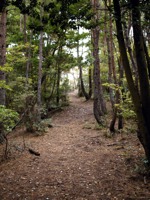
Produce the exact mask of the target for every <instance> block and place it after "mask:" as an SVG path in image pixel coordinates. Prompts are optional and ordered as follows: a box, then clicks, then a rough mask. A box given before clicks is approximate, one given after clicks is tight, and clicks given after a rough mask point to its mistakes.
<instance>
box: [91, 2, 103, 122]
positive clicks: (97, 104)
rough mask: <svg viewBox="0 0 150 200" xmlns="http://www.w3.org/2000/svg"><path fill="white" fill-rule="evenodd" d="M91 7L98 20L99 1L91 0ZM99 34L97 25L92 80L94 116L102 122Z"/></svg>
mask: <svg viewBox="0 0 150 200" xmlns="http://www.w3.org/2000/svg"><path fill="white" fill-rule="evenodd" d="M92 7H93V11H94V13H95V16H94V20H95V23H98V21H99V1H98V0H92ZM99 35H100V28H99V25H97V26H96V27H95V28H93V29H92V44H93V57H94V70H93V80H94V106H93V111H94V116H95V119H96V121H97V122H98V123H99V124H102V119H101V116H102V115H104V113H106V105H105V102H104V98H103V90H102V84H101V79H100V58H99Z"/></svg>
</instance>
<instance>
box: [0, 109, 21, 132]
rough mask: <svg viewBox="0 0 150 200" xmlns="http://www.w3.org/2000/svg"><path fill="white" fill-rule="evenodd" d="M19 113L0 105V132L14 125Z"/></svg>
mask: <svg viewBox="0 0 150 200" xmlns="http://www.w3.org/2000/svg"><path fill="white" fill-rule="evenodd" d="M18 119H19V114H18V113H17V112H15V111H13V110H11V109H8V108H6V107H5V106H3V105H0V134H5V133H7V132H9V131H11V129H12V128H13V127H14V126H15V123H16V121H17V120H18Z"/></svg>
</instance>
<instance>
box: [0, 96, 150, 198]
mask: <svg viewBox="0 0 150 200" xmlns="http://www.w3.org/2000/svg"><path fill="white" fill-rule="evenodd" d="M92 104H93V102H92V100H90V101H85V100H84V99H83V98H78V97H77V96H76V94H75V93H71V94H70V105H69V106H68V107H65V108H64V109H63V110H62V111H61V112H57V113H55V114H54V115H53V117H52V124H53V127H52V128H49V130H48V131H47V132H46V133H45V134H44V135H42V136H38V137H35V136H33V135H31V134H28V133H26V132H23V131H22V133H20V132H19V130H18V131H17V132H16V133H15V132H14V134H12V135H13V137H12V138H13V140H12V138H10V144H11V146H15V147H18V154H17V153H16V152H14V154H15V156H14V157H13V152H12V157H11V158H10V159H8V160H6V161H3V162H1V163H0V200H123V199H125V200H129V199H131V200H132V199H135V200H139V199H145V200H148V199H150V180H149V177H148V176H146V175H145V174H144V172H143V173H142V172H141V171H142V170H141V168H140V165H139V163H140V162H142V161H141V158H142V157H143V150H142V147H141V146H140V144H139V141H138V139H137V137H136V134H135V133H130V132H128V133H122V134H117V135H115V136H114V137H110V134H109V131H108V130H107V129H108V128H107V127H98V126H97V124H96V122H95V119H94V117H93V108H92ZM107 120H108V119H107ZM108 121H109V120H108ZM22 135H23V136H22ZM21 138H23V140H22V139H21ZM23 145H25V146H26V147H28V148H32V149H35V150H36V151H37V152H39V153H40V156H35V155H33V154H30V153H29V152H28V151H27V150H26V151H23V152H19V148H21V147H22V146H23ZM16 154H17V155H16ZM139 172H141V173H139Z"/></svg>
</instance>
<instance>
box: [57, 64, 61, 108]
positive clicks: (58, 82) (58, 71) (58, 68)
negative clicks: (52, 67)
mask: <svg viewBox="0 0 150 200" xmlns="http://www.w3.org/2000/svg"><path fill="white" fill-rule="evenodd" d="M60 75H61V70H60V66H59V63H58V66H57V83H56V87H57V88H56V93H57V94H56V104H57V106H59V101H60Z"/></svg>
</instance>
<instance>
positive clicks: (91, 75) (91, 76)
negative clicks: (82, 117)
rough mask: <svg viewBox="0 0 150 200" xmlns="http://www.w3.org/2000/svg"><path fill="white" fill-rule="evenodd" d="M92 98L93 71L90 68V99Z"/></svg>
mask: <svg viewBox="0 0 150 200" xmlns="http://www.w3.org/2000/svg"><path fill="white" fill-rule="evenodd" d="M91 96H92V69H91V67H89V99H90V98H91Z"/></svg>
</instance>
